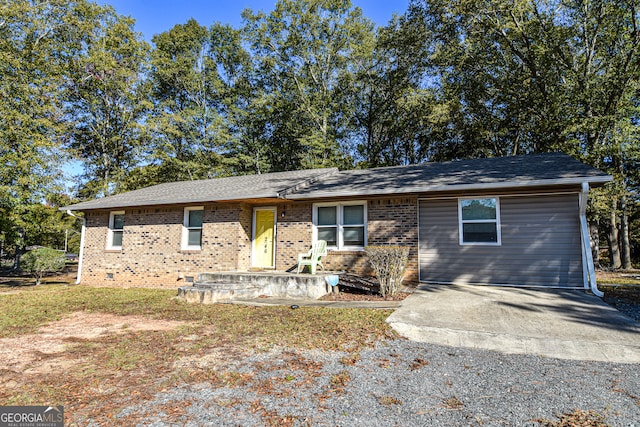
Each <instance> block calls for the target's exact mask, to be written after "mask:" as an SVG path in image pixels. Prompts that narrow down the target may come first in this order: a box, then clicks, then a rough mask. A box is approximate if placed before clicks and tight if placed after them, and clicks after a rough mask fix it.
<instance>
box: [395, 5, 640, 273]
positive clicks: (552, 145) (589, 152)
mask: <svg viewBox="0 0 640 427" xmlns="http://www.w3.org/2000/svg"><path fill="white" fill-rule="evenodd" d="M406 16H407V19H406V23H407V25H414V26H415V25H416V23H417V24H419V25H420V26H423V25H426V26H427V27H428V28H430V29H431V31H432V36H431V37H428V38H426V39H425V47H424V49H423V52H426V53H427V55H428V56H424V55H423V56H422V58H421V59H418V61H422V60H424V58H428V62H429V64H428V65H429V67H432V69H433V70H434V71H435V72H432V73H429V74H428V77H430V78H432V79H433V78H434V76H435V79H433V80H430V81H427V83H428V84H430V85H431V86H432V87H435V88H436V89H437V90H438V92H439V94H440V100H441V110H442V111H444V112H445V113H446V116H447V117H448V119H447V122H448V123H447V125H446V126H444V127H443V129H450V130H451V132H446V133H444V134H443V135H442V136H443V138H438V137H436V138H432V144H431V148H430V157H431V158H432V159H450V158H459V157H479V156H480V157H483V156H494V155H507V154H520V153H527V152H538V151H558V150H560V151H565V152H567V153H569V154H573V155H575V156H577V157H579V158H581V159H583V160H585V161H587V162H588V163H590V164H592V165H594V166H596V167H600V168H603V169H605V170H607V171H609V172H610V173H611V174H612V175H614V177H615V178H616V180H615V183H614V184H612V185H611V186H608V188H607V189H606V198H607V200H608V202H607V203H597V204H596V205H597V206H603V205H606V206H607V212H608V213H605V212H603V211H602V210H601V211H599V213H598V216H599V217H600V218H601V221H602V224H603V225H604V224H606V226H607V228H608V232H607V233H605V234H606V235H608V236H609V241H610V246H611V247H610V254H611V255H612V264H613V265H614V266H618V265H621V264H622V263H621V260H620V259H619V257H617V256H615V254H616V253H619V249H618V242H619V240H620V236H622V237H624V236H625V235H627V234H628V233H626V232H624V230H626V229H627V228H628V226H627V224H626V220H625V219H624V218H627V217H628V215H626V213H625V212H626V210H627V209H628V206H629V205H628V204H627V203H626V199H627V198H628V197H629V194H630V190H631V189H630V188H629V187H628V186H629V183H630V181H629V179H627V177H626V174H627V171H628V170H629V165H630V164H635V163H636V162H637V157H632V156H631V153H637V150H629V145H636V146H637V138H636V137H635V136H634V135H637V130H635V128H636V127H637V125H638V116H637V110H636V106H637V102H638V99H637V93H638V82H639V81H640V74H639V73H640V31H639V30H640V29H639V28H638V22H639V19H640V11H639V9H638V5H637V2H631V1H612V0H594V1H589V0H580V1H579V0H576V1H559V0H557V1H556V0H552V1H538V0H521V1H516V2H511V1H503V0H499V1H495V2H491V3H487V2H484V1H480V0H465V1H461V2H453V3H451V2H447V1H444V0H433V1H421V0H417V1H413V2H412V3H411V5H410V8H409V10H408V12H407V14H406ZM410 30H411V27H410V26H409V27H407V28H406V29H404V31H410ZM634 156H635V154H634ZM596 205H594V206H596ZM621 206H624V207H625V209H621ZM623 211H625V212H623ZM621 220H622V221H623V222H624V223H625V224H621V227H620V228H622V230H623V233H621V234H620V235H618V223H619V221H621ZM622 240H625V239H624V238H623V239H622ZM627 243H628V242H624V244H623V245H622V246H623V248H624V247H629V245H628V244H627ZM622 258H626V259H628V257H626V256H623V257H622ZM626 264H628V263H626ZM626 266H628V265H626Z"/></svg>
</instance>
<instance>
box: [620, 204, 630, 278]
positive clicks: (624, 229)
mask: <svg viewBox="0 0 640 427" xmlns="http://www.w3.org/2000/svg"><path fill="white" fill-rule="evenodd" d="M620 211H621V214H620V246H621V248H620V249H621V251H622V268H623V269H625V270H629V269H630V268H631V244H630V242H629V216H628V215H627V198H626V197H625V196H622V197H621V198H620Z"/></svg>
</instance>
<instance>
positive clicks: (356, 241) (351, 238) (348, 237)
mask: <svg viewBox="0 0 640 427" xmlns="http://www.w3.org/2000/svg"><path fill="white" fill-rule="evenodd" d="M342 237H343V240H344V245H345V246H364V227H345V228H344V229H343V236H342Z"/></svg>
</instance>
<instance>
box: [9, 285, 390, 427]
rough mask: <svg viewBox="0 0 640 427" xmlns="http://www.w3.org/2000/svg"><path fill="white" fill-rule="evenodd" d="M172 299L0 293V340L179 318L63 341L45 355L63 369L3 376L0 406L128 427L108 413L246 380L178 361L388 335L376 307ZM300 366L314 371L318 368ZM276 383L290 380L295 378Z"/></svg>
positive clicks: (127, 292)
mask: <svg viewBox="0 0 640 427" xmlns="http://www.w3.org/2000/svg"><path fill="white" fill-rule="evenodd" d="M175 295H176V291H174V290H156V289H116V288H96V287H91V286H82V285H81V286H67V285H46V286H39V287H18V288H13V289H12V290H10V291H8V292H0V338H4V337H15V336H19V335H24V334H32V333H37V331H38V330H39V328H41V327H43V326H46V325H47V324H48V323H50V322H52V321H56V320H60V319H63V318H64V317H65V316H67V315H70V314H72V313H77V312H81V313H87V314H89V313H92V312H95V313H109V314H114V315H119V316H124V315H136V316H142V317H146V318H151V319H158V320H160V321H162V320H172V321H182V322H184V324H182V325H181V326H179V327H177V328H175V329H170V330H163V331H142V330H136V328H135V319H130V320H127V325H128V327H126V328H122V330H121V331H119V333H117V334H116V333H112V334H104V335H100V336H97V337H95V338H91V339H84V338H82V339H73V337H69V338H71V339H67V340H65V342H66V343H67V347H66V349H65V351H64V352H62V353H59V354H56V355H51V356H49V357H51V358H53V359H56V360H60V361H64V362H66V364H65V365H60V366H61V367H59V368H53V369H52V370H51V371H50V372H49V371H48V372H45V373H43V374H39V375H29V374H27V373H23V372H19V371H11V370H6V371H5V372H4V374H3V378H2V379H0V405H9V404H15V405H24V404H36V403H40V404H41V403H42V402H48V403H51V404H54V403H55V404H62V405H65V415H68V417H69V420H70V422H74V423H76V424H77V425H82V424H83V423H84V420H85V419H86V417H90V418H93V419H94V420H96V422H98V424H101V425H129V424H130V423H129V420H127V419H123V420H121V421H119V422H117V423H116V422H115V420H114V419H113V418H112V414H114V413H117V411H118V408H119V407H121V406H122V405H124V404H133V402H135V401H136V399H138V400H140V401H142V400H144V399H149V398H150V396H151V395H153V394H155V393H157V392H159V391H160V390H162V389H163V388H164V387H166V386H169V385H175V384H185V383H198V382H202V381H206V382H209V383H211V384H214V385H215V386H220V387H222V386H234V384H241V383H244V382H247V381H250V380H251V376H250V375H249V374H246V373H243V374H240V373H234V372H233V371H226V370H225V369H223V368H220V367H217V366H216V365H215V364H214V365H208V364H207V363H205V364H204V365H202V366H200V365H193V364H189V365H188V368H180V367H179V366H185V365H179V364H178V365H175V363H176V362H177V361H179V360H184V358H186V359H188V360H190V359H192V360H200V358H202V357H206V356H207V355H210V354H223V355H225V356H224V357H227V358H242V357H244V356H246V355H248V354H251V353H252V352H256V351H266V350H270V349H273V348H277V347H280V348H281V349H282V348H285V349H288V350H287V351H289V350H291V351H293V352H294V353H293V354H297V353H295V351H296V349H301V350H302V349H320V350H344V351H347V352H349V353H350V354H357V353H358V351H359V350H360V349H362V348H363V347H366V346H369V345H372V344H373V343H375V342H376V341H378V340H380V339H385V338H390V337H394V336H395V335H394V333H393V332H392V331H391V329H390V327H389V326H388V324H387V323H386V322H385V319H386V318H387V317H388V316H389V314H390V311H385V310H366V309H330V308H317V307H301V308H299V309H297V310H292V309H290V308H288V307H251V306H241V305H226V304H216V305H200V304H188V303H185V302H183V301H180V300H177V299H176V298H175ZM62 338H64V337H62ZM36 339H37V338H36ZM292 357H293V356H292ZM296 357H298V356H296ZM294 359H295V358H294ZM294 359H292V360H294ZM290 363H293V362H290ZM292 366H293V365H292ZM303 366H304V367H306V368H305V369H307V370H311V371H313V372H315V370H317V369H318V368H317V367H314V366H311V365H309V364H303ZM292 369H293V368H292ZM313 372H312V373H313ZM283 381H288V382H290V383H292V384H293V383H296V382H297V378H294V377H291V378H288V377H285V378H284V379H283ZM95 402H100V405H97V406H96V405H95ZM128 423H129V424H128Z"/></svg>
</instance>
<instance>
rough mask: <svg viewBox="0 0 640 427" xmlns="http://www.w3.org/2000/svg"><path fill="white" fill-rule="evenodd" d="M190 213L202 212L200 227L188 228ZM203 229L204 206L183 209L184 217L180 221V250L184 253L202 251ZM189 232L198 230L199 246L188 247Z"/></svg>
mask: <svg viewBox="0 0 640 427" xmlns="http://www.w3.org/2000/svg"><path fill="white" fill-rule="evenodd" d="M191 211H203V212H202V214H203V215H202V216H203V218H202V226H200V227H189V212H191ZM203 229H204V206H189V207H186V208H184V217H183V221H182V250H184V251H199V250H201V249H202V237H203ZM189 230H200V244H199V245H197V246H196V245H189Z"/></svg>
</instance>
